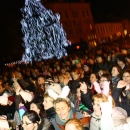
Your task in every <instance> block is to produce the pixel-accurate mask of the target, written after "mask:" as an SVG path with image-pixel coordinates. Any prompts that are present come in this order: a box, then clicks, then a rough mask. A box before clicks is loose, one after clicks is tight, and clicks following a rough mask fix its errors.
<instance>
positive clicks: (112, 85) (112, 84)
mask: <svg viewBox="0 0 130 130" xmlns="http://www.w3.org/2000/svg"><path fill="white" fill-rule="evenodd" d="M111 81H112V83H111V89H113V88H116V86H117V84H118V82H119V81H120V76H119V75H118V76H112V78H111Z"/></svg>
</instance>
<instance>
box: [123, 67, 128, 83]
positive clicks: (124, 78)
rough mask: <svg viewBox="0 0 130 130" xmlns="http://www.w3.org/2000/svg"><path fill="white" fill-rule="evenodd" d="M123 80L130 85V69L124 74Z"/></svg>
mask: <svg viewBox="0 0 130 130" xmlns="http://www.w3.org/2000/svg"><path fill="white" fill-rule="evenodd" d="M122 79H123V80H124V81H125V82H127V83H128V84H130V69H127V70H125V71H124V72H123V75H122Z"/></svg>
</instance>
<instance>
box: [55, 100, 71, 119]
mask: <svg viewBox="0 0 130 130" xmlns="http://www.w3.org/2000/svg"><path fill="white" fill-rule="evenodd" d="M54 108H55V111H56V113H57V115H58V117H59V118H60V119H62V120H66V119H67V117H68V116H69V112H70V109H71V103H70V100H69V99H67V98H66V99H64V98H57V99H56V100H54Z"/></svg>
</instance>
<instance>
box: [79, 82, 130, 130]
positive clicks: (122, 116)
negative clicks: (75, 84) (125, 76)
mask: <svg viewBox="0 0 130 130" xmlns="http://www.w3.org/2000/svg"><path fill="white" fill-rule="evenodd" d="M80 90H81V100H82V102H83V103H84V104H85V105H86V106H87V107H89V108H91V109H93V113H92V115H91V119H90V130H98V129H101V130H114V129H118V130H121V129H126V130H127V129H128V130H129V123H127V120H126V118H127V112H126V111H125V110H124V109H122V108H120V107H115V102H114V100H113V98H112V97H111V96H108V97H107V96H106V95H104V94H103V93H99V94H95V95H94V96H93V98H92V99H93V104H92V99H91V98H90V94H89V92H88V91H87V85H86V84H85V83H81V87H80ZM85 97H88V98H85Z"/></svg>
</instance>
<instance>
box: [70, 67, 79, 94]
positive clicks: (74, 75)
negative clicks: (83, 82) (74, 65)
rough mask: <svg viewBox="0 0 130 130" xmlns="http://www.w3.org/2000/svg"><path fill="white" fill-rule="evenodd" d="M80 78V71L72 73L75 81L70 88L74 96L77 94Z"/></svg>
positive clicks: (76, 70)
mask: <svg viewBox="0 0 130 130" xmlns="http://www.w3.org/2000/svg"><path fill="white" fill-rule="evenodd" d="M80 76H81V73H80V71H79V69H74V70H73V71H72V78H73V80H72V81H71V83H70V84H69V87H70V91H71V92H72V93H74V94H76V88H77V87H78V86H79V81H80Z"/></svg>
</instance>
